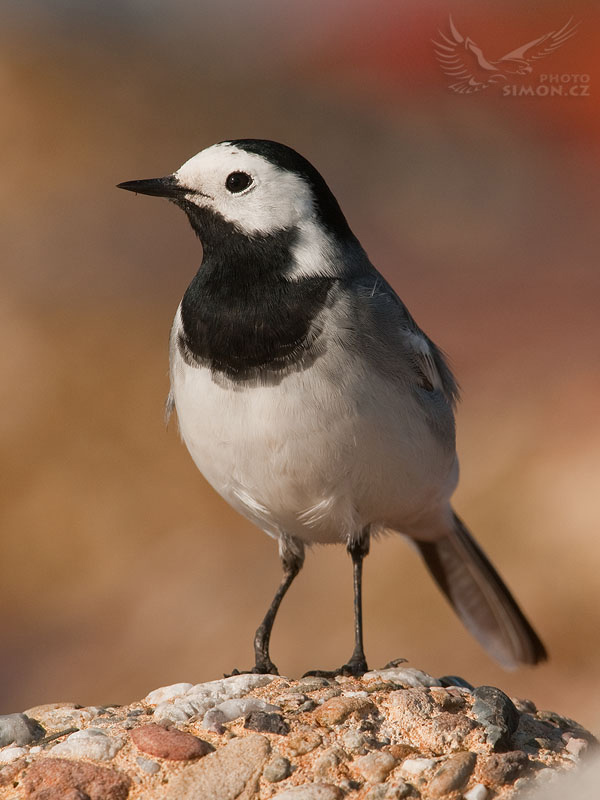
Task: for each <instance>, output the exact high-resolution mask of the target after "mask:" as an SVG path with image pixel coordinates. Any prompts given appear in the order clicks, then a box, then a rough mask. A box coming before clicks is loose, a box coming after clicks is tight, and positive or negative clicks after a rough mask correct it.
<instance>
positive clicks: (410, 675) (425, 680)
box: [363, 667, 442, 689]
mask: <svg viewBox="0 0 600 800" xmlns="http://www.w3.org/2000/svg"><path fill="white" fill-rule="evenodd" d="M363 678H364V679H365V680H371V679H375V678H380V679H381V680H384V681H394V682H395V683H401V684H402V685H403V686H408V687H412V688H415V689H416V688H418V687H420V686H441V685H442V684H441V681H439V680H438V679H437V678H434V677H433V676H432V675H428V674H427V673H426V672H423V671H422V670H420V669H414V668H413V667H392V668H390V669H379V670H372V671H371V672H365V674H364V675H363Z"/></svg>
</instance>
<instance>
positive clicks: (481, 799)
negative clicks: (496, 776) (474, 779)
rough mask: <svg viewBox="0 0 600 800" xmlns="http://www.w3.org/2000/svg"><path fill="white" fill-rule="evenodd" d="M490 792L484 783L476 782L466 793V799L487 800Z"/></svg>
mask: <svg viewBox="0 0 600 800" xmlns="http://www.w3.org/2000/svg"><path fill="white" fill-rule="evenodd" d="M488 794H489V792H488V790H487V787H485V786H484V785H483V783H476V784H475V786H473V788H472V789H469V791H468V792H465V794H464V800H486V798H487V796H488Z"/></svg>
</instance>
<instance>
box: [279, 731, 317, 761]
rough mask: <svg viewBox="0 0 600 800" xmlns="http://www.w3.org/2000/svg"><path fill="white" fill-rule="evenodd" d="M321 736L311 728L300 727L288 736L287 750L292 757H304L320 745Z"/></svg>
mask: <svg viewBox="0 0 600 800" xmlns="http://www.w3.org/2000/svg"><path fill="white" fill-rule="evenodd" d="M321 741H322V740H321V735H320V734H318V733H317V732H316V731H314V730H313V729H312V728H308V727H302V728H299V729H298V730H296V732H295V733H293V734H291V735H290V736H288V738H287V740H286V742H287V746H288V750H289V751H290V753H291V754H292V755H293V756H304V755H306V753H310V752H311V750H314V749H315V747H318V746H319V745H320V744H321Z"/></svg>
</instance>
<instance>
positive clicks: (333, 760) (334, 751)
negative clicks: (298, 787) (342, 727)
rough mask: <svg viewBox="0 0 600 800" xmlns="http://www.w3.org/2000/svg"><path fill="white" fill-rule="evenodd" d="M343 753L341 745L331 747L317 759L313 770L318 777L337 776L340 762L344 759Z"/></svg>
mask: <svg viewBox="0 0 600 800" xmlns="http://www.w3.org/2000/svg"><path fill="white" fill-rule="evenodd" d="M342 757H343V754H342V752H341V751H340V749H339V747H330V748H329V749H328V750H325V752H323V753H321V755H320V756H319V757H318V758H317V759H316V761H315V762H314V763H313V772H314V774H315V775H316V777H317V778H329V777H335V776H334V775H333V773H334V772H335V770H336V768H337V766H338V764H339V763H340V761H341V760H342Z"/></svg>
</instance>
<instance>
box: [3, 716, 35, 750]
mask: <svg viewBox="0 0 600 800" xmlns="http://www.w3.org/2000/svg"><path fill="white" fill-rule="evenodd" d="M45 733H46V731H45V730H44V729H43V728H42V726H41V725H40V724H39V722H38V721H37V720H35V719H31V718H30V717H28V716H27V715H26V714H3V715H2V716H0V747H6V745H7V744H15V745H16V746H17V747H23V745H26V744H31V742H34V741H35V740H36V739H41V738H42V736H43V735H44V734H45Z"/></svg>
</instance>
